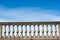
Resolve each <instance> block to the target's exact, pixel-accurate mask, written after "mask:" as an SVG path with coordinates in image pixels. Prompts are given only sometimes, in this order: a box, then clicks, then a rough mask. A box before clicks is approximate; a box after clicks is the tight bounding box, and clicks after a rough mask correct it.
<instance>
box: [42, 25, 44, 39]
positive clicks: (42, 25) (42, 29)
mask: <svg viewBox="0 0 60 40" xmlns="http://www.w3.org/2000/svg"><path fill="white" fill-rule="evenodd" d="M42 39H44V24H42Z"/></svg>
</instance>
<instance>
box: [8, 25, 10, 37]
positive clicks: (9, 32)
mask: <svg viewBox="0 0 60 40" xmlns="http://www.w3.org/2000/svg"><path fill="white" fill-rule="evenodd" d="M8 38H10V25H8Z"/></svg>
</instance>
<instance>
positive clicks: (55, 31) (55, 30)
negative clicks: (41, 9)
mask: <svg viewBox="0 0 60 40" xmlns="http://www.w3.org/2000/svg"><path fill="white" fill-rule="evenodd" d="M54 27H55V29H54V33H55V39H56V38H57V29H56V24H55V26H54Z"/></svg>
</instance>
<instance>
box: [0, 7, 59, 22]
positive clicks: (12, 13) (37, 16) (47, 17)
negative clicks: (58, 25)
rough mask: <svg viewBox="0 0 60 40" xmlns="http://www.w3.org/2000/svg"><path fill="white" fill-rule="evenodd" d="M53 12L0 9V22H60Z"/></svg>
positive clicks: (32, 9)
mask: <svg viewBox="0 0 60 40" xmlns="http://www.w3.org/2000/svg"><path fill="white" fill-rule="evenodd" d="M50 13H55V14H56V13H58V12H57V11H55V10H43V9H40V8H35V7H34V8H12V9H8V8H6V7H0V22H6V21H18V22H25V21H60V19H59V18H60V16H56V15H55V14H50Z"/></svg>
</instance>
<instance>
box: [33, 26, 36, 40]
mask: <svg viewBox="0 0 60 40" xmlns="http://www.w3.org/2000/svg"><path fill="white" fill-rule="evenodd" d="M33 28H34V33H33V38H34V39H35V32H36V30H35V25H33Z"/></svg>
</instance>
